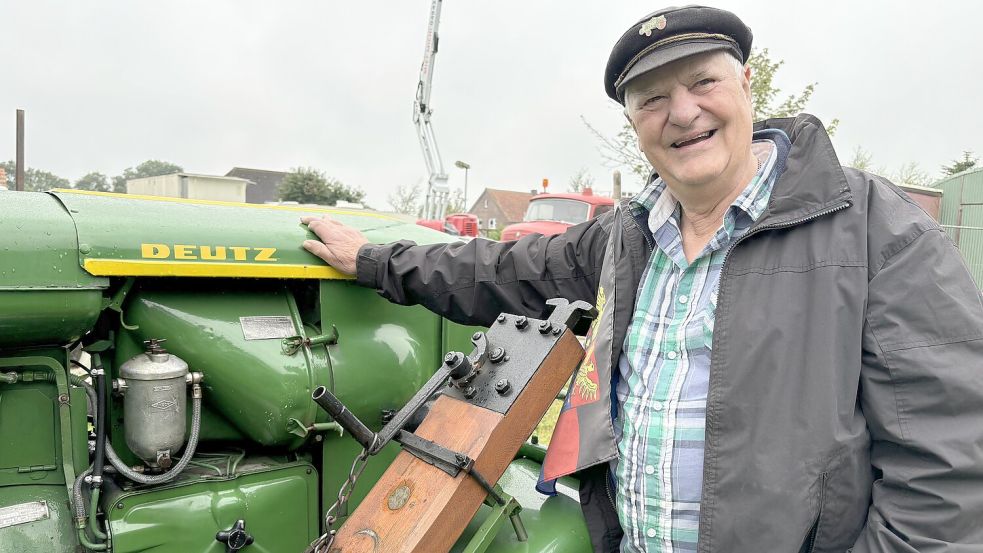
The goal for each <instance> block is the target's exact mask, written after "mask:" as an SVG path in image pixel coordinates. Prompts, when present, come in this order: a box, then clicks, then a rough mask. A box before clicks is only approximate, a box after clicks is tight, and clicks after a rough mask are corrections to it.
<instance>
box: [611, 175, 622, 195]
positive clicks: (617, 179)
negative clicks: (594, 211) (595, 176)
mask: <svg viewBox="0 0 983 553" xmlns="http://www.w3.org/2000/svg"><path fill="white" fill-rule="evenodd" d="M612 177H613V178H614V184H613V185H612V187H611V198H612V199H614V201H615V202H620V201H621V171H618V170H617V169H615V170H614V174H613V175H612Z"/></svg>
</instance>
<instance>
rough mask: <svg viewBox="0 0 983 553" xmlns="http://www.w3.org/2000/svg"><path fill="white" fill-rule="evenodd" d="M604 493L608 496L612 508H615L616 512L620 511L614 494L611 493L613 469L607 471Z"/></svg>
mask: <svg viewBox="0 0 983 553" xmlns="http://www.w3.org/2000/svg"><path fill="white" fill-rule="evenodd" d="M604 491H605V492H607V494H608V500H609V501H610V502H611V506H612V507H614V510H615V512H617V511H618V506H617V505H615V503H614V494H613V493H611V469H608V470H607V471H605V474H604Z"/></svg>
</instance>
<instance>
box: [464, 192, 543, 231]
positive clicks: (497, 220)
mask: <svg viewBox="0 0 983 553" xmlns="http://www.w3.org/2000/svg"><path fill="white" fill-rule="evenodd" d="M533 196H534V194H532V193H531V192H515V191H513V190H498V189H495V188H486V189H485V190H484V191H483V192H482V193H481V195H480V196H478V199H477V200H475V202H474V204H473V205H472V206H471V209H470V210H468V212H469V213H472V214H474V215H476V216H477V217H478V228H479V229H480V230H481V231H482V233H487V231H489V230H502V229H503V228H505V227H506V226H508V225H511V224H512V223H518V222H519V221H521V220H522V217H523V216H524V215H525V214H526V207H527V206H528V205H529V200H530V199H531V198H532V197H533Z"/></svg>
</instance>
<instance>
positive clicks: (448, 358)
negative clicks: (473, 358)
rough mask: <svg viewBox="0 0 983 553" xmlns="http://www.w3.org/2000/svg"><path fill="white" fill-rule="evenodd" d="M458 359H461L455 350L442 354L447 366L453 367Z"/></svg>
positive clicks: (458, 361)
mask: <svg viewBox="0 0 983 553" xmlns="http://www.w3.org/2000/svg"><path fill="white" fill-rule="evenodd" d="M460 361H461V357H460V356H459V355H458V354H457V352H456V351H452V352H450V353H448V354H447V355H445V356H444V364H445V365H447V366H448V367H453V366H454V365H457V364H458V363H460Z"/></svg>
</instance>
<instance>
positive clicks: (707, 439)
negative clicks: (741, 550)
mask: <svg viewBox="0 0 983 553" xmlns="http://www.w3.org/2000/svg"><path fill="white" fill-rule="evenodd" d="M851 205H852V203H851V202H850V201H845V202H843V203H841V204H838V205H835V206H833V207H831V208H827V209H824V210H822V211H818V212H816V213H813V214H812V215H809V216H807V217H803V218H801V219H793V220H791V221H786V222H784V223H776V224H772V225H764V226H761V227H758V228H752V229H751V231H750V232H748V233H747V234H745V235H744V236H741V237H740V238H738V239H737V241H735V242H734V243H733V244H731V245H730V247H729V248H727V253H725V254H724V260H723V262H722V263H721V266H720V279H721V282H722V281H723V279H724V278H725V277H726V276H727V260H728V259H729V258H730V254H731V252H733V251H734V248H736V247H737V245H738V244H740V243H741V242H743V241H745V240H747V239H748V238H750V237H752V236H754V235H755V234H758V233H760V232H764V231H766V230H777V229H783V228H789V227H794V226H796V225H801V224H804V223H808V222H809V221H813V220H815V219H819V218H820V217H825V216H827V215H830V214H832V213H836V212H837V211H840V210H842V209H846V208H848V207H850V206H851ZM717 289H718V290H723V287H722V286H720V284H719V283H718V285H717ZM721 303H723V302H721V301H720V296H719V292H718V296H717V308H718V309H719V307H720V305H721ZM710 369H711V370H710V383H709V389H708V390H707V402H708V405H707V406H708V407H709V400H710V398H711V397H713V388H714V378H713V357H712V356H711V358H710ZM704 432H705V436H704V444H710V443H711V435H710V434H711V427H710V425H709V420H708V421H707V424H706V426H705V430H704ZM705 447H706V446H705ZM705 454H706V450H705V449H704V455H705ZM706 457H709V456H708V455H705V458H706ZM708 467H709V465H708V464H707V463H706V462H705V461H704V463H703V491H704V493H705V492H706V490H707V485H706V483H707V482H709V481H710V478H709V473H708ZM703 499H705V498H703V497H701V498H700V502H701V504H702V503H703ZM707 524H708V523H707V519H706V517H703V516H701V517H700V524H699V527H698V529H697V535H698V536H703V535H705V534H706V531H707Z"/></svg>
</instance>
